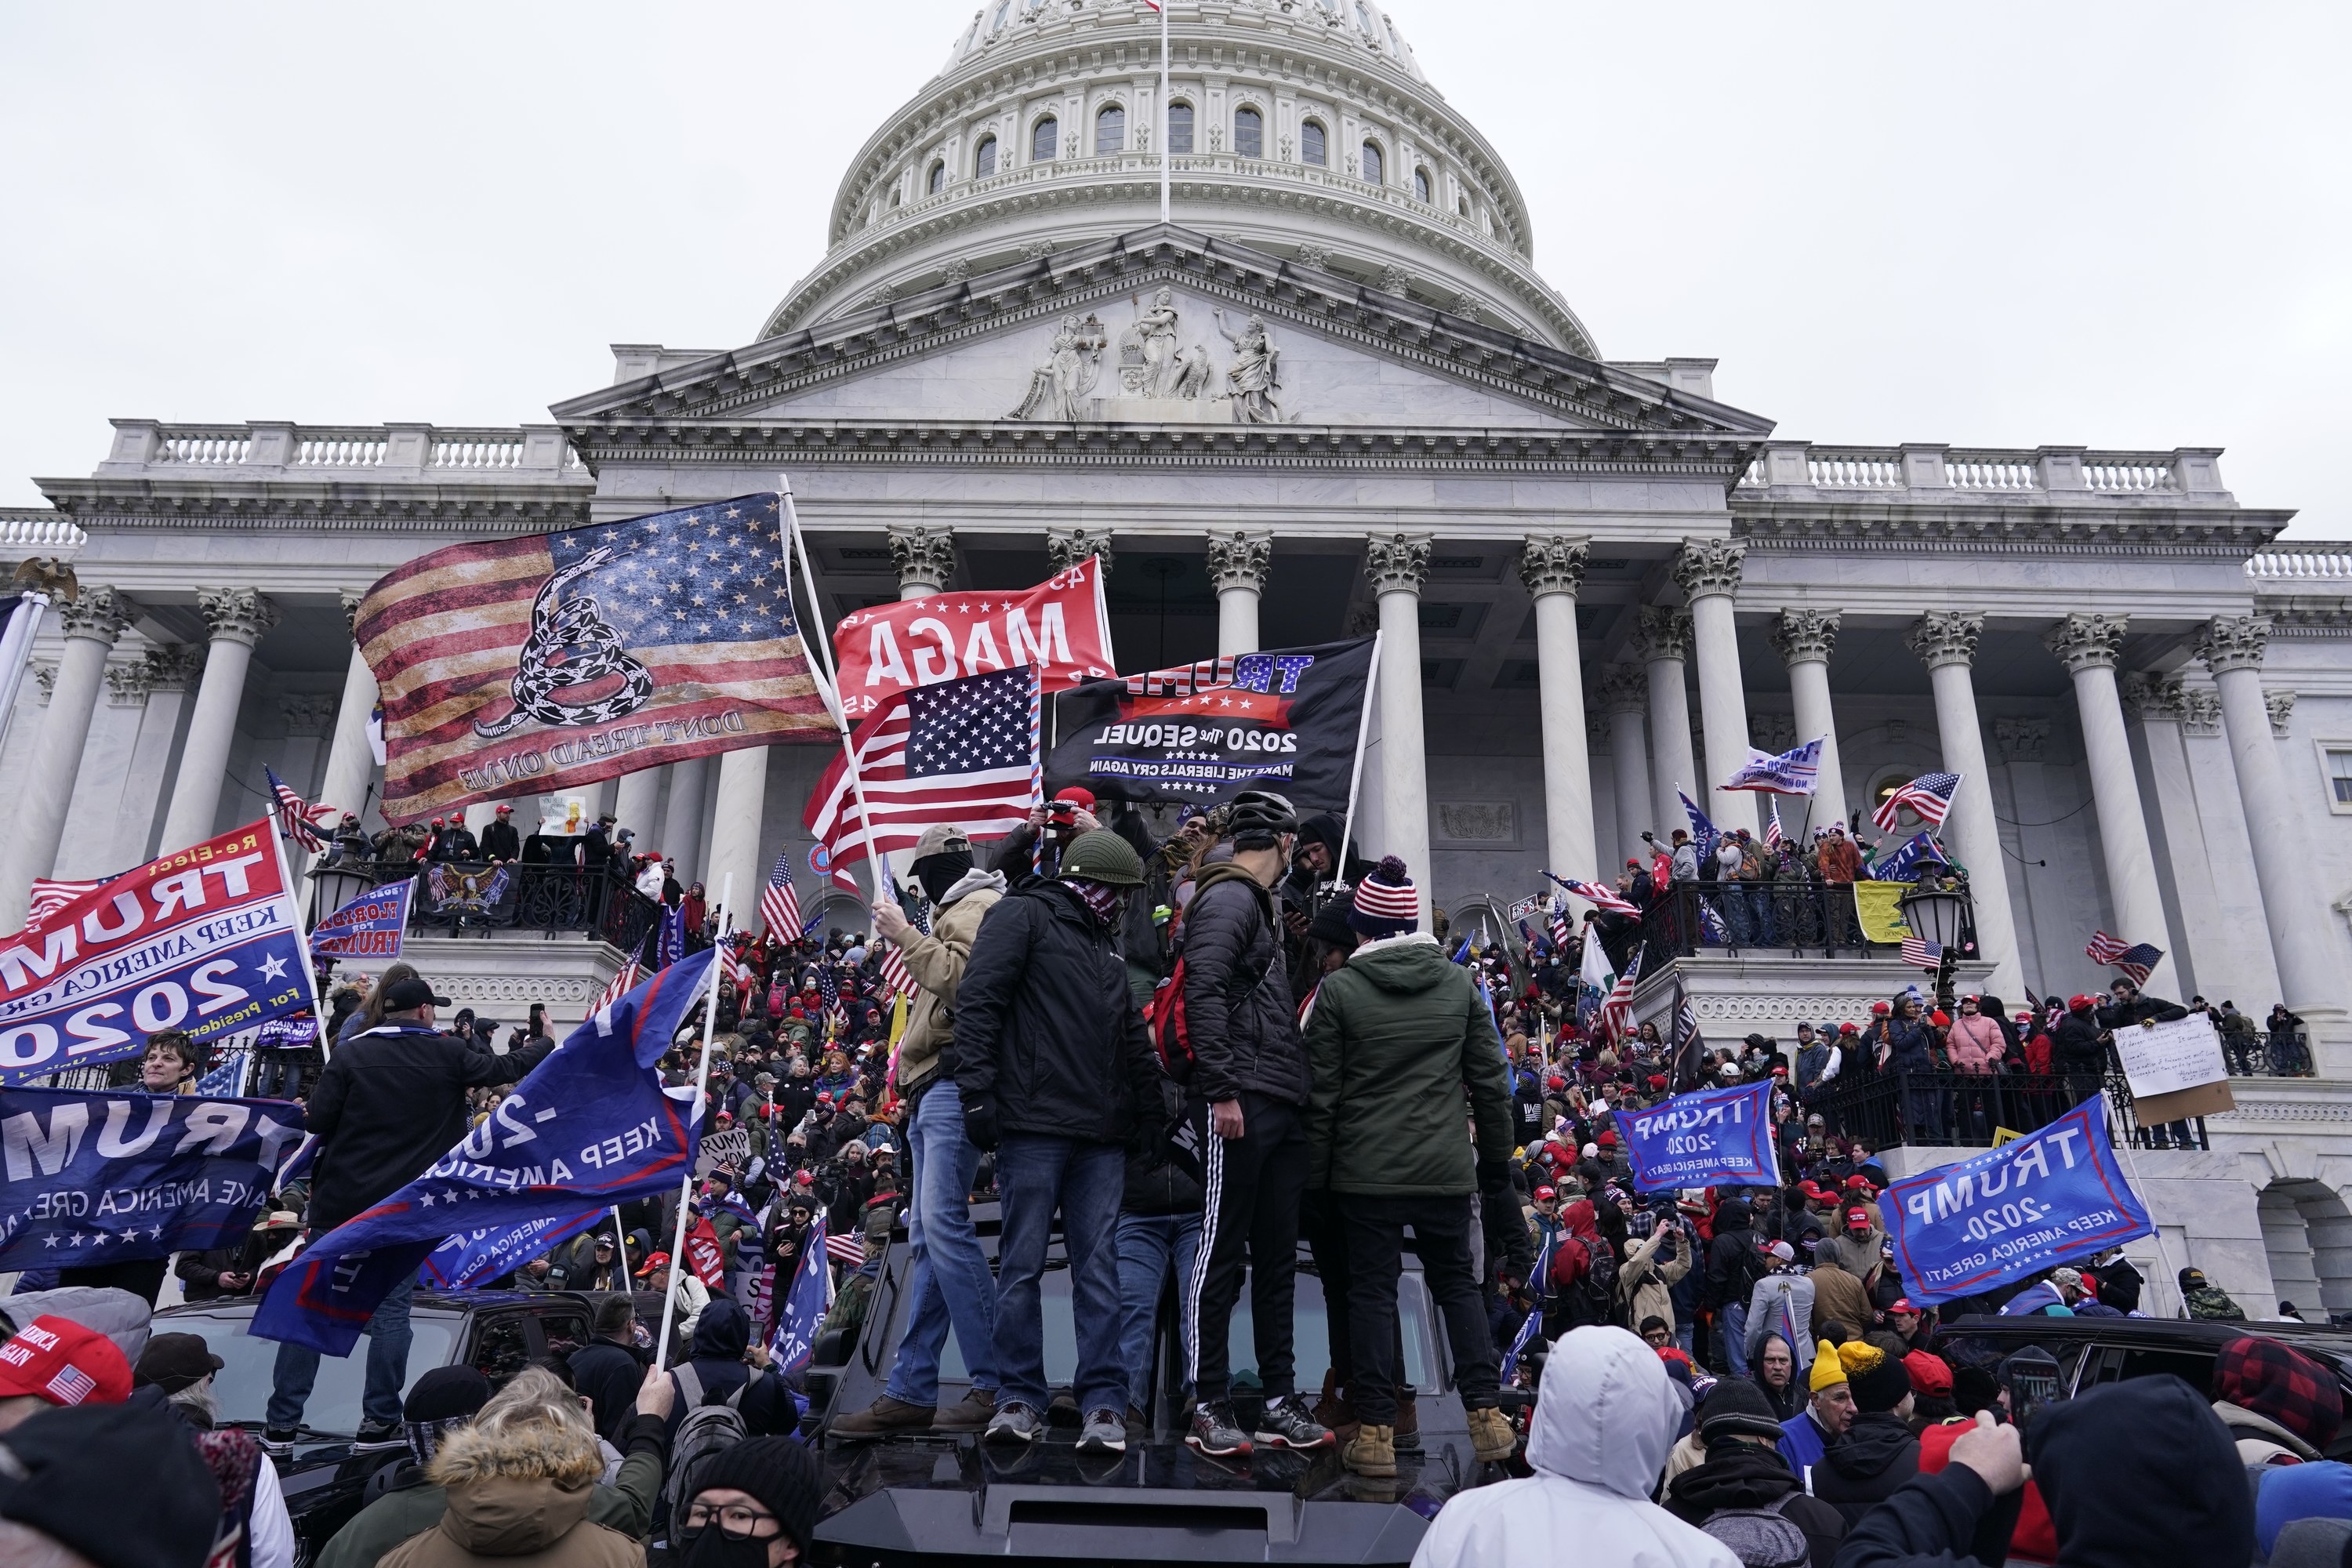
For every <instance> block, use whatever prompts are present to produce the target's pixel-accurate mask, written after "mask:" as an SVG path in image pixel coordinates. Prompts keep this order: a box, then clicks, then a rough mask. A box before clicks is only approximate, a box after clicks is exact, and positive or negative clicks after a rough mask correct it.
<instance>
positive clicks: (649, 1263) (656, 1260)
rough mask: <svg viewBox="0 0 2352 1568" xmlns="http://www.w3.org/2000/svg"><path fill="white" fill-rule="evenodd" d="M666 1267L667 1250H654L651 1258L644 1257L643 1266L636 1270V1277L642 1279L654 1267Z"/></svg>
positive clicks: (667, 1265) (667, 1259) (667, 1261)
mask: <svg viewBox="0 0 2352 1568" xmlns="http://www.w3.org/2000/svg"><path fill="white" fill-rule="evenodd" d="M668 1267H669V1254H668V1253H667V1252H656V1253H655V1254H654V1255H653V1256H652V1257H651V1258H646V1264H645V1267H644V1268H640V1269H638V1270H637V1278H638V1279H644V1278H645V1277H646V1275H648V1274H651V1273H652V1272H653V1271H654V1270H655V1269H656V1268H668Z"/></svg>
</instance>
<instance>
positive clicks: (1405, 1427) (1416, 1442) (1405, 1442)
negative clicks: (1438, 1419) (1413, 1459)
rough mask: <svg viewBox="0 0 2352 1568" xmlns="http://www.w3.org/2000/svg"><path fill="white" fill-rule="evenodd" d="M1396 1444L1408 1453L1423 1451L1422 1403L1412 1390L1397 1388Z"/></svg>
mask: <svg viewBox="0 0 2352 1568" xmlns="http://www.w3.org/2000/svg"><path fill="white" fill-rule="evenodd" d="M1396 1446H1397V1447H1399V1448H1400V1449H1402V1450H1403V1451H1404V1452H1406V1453H1411V1454H1418V1453H1420V1452H1421V1405H1420V1403H1419V1402H1418V1401H1416V1400H1415V1399H1414V1398H1413V1394H1412V1389H1410V1388H1400V1389H1398V1390H1397V1414H1396Z"/></svg>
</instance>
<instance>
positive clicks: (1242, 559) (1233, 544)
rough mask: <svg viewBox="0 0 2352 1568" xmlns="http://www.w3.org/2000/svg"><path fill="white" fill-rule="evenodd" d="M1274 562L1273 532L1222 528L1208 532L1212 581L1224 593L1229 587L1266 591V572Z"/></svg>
mask: <svg viewBox="0 0 2352 1568" xmlns="http://www.w3.org/2000/svg"><path fill="white" fill-rule="evenodd" d="M1273 564H1274V535H1273V534H1272V533H1270V532H1267V531H1265V530H1263V529H1257V530H1253V529H1246V528H1232V529H1220V530H1218V531H1215V532H1213V533H1212V534H1210V535H1209V581H1210V582H1212V583H1213V584H1216V588H1217V592H1218V593H1220V594H1222V593H1223V592H1224V591H1225V590H1226V589H1228V588H1247V589H1248V590H1249V591H1250V592H1251V593H1253V594H1263V593H1265V574H1266V571H1267V569H1268V568H1270V567H1271V566H1272V565H1273Z"/></svg>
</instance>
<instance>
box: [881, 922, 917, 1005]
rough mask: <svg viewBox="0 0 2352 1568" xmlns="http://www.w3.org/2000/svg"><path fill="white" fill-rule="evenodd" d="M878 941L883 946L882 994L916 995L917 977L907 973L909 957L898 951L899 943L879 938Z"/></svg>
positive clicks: (887, 995)
mask: <svg viewBox="0 0 2352 1568" xmlns="http://www.w3.org/2000/svg"><path fill="white" fill-rule="evenodd" d="M876 940H877V942H881V944H882V994H883V995H884V996H885V997H890V996H912V995H914V994H915V977H914V976H913V975H911V974H909V973H907V955H906V954H904V953H902V952H899V951H898V943H897V942H890V941H888V940H887V939H884V938H878V937H877V939H876Z"/></svg>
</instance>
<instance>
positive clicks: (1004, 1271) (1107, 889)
mask: <svg viewBox="0 0 2352 1568" xmlns="http://www.w3.org/2000/svg"><path fill="white" fill-rule="evenodd" d="M1142 882H1143V862H1142V859H1141V858H1140V857H1139V856H1138V855H1137V854H1136V852H1135V847H1134V846H1132V845H1130V844H1129V843H1128V841H1127V840H1126V839H1124V838H1121V837H1119V836H1118V834H1116V833H1112V832H1109V831H1108V830H1106V829H1099V828H1098V829H1097V830H1095V831H1093V832H1090V833H1081V834H1080V835H1078V836H1077V837H1076V838H1075V839H1073V840H1071V842H1070V845H1069V847H1068V848H1067V849H1066V850H1065V851H1064V852H1063V855H1062V857H1061V863H1060V867H1059V869H1058V872H1057V874H1056V875H1055V876H1054V877H1051V878H1040V879H1036V880H1034V881H1033V882H1030V883H1027V884H1025V885H1024V886H1023V887H1021V888H1020V889H1017V890H1015V891H1014V892H1013V893H1010V894H1008V895H1007V896H1006V897H1005V898H1004V899H1003V901H1002V902H1000V903H999V904H998V905H997V906H996V907H995V908H994V909H993V910H990V911H989V914H988V918H987V919H986V920H985V921H982V922H981V928H980V933H979V935H978V936H977V937H976V938H975V939H974V940H973V942H972V947H971V959H970V961H969V962H968V963H966V964H965V967H964V974H963V981H962V984H961V985H959V986H958V987H957V990H956V1018H955V1039H956V1068H955V1079H956V1089H957V1092H958V1093H959V1095H960V1096H961V1099H962V1101H963V1121H964V1132H965V1136H967V1137H969V1138H970V1139H971V1142H972V1143H973V1145H974V1146H975V1147H977V1148H980V1149H982V1150H990V1151H993V1152H995V1155H996V1169H995V1175H996V1187H997V1192H998V1194H999V1198H1000V1205H1001V1213H1002V1216H1003V1221H1002V1224H1003V1228H1002V1231H1001V1234H1000V1237H999V1240H998V1244H997V1282H996V1363H997V1364H996V1371H997V1375H998V1377H999V1379H1000V1380H1001V1381H1000V1382H999V1384H998V1388H997V1399H996V1415H995V1416H994V1417H993V1418H992V1420H991V1421H990V1422H989V1424H988V1433H987V1436H988V1438H989V1439H990V1440H992V1441H996V1442H1019V1443H1034V1442H1035V1441H1036V1440H1037V1438H1038V1437H1039V1436H1041V1435H1043V1433H1044V1431H1045V1401H1046V1397H1047V1394H1046V1386H1045V1315H1044V1309H1043V1305H1042V1303H1041V1301H1040V1300H1039V1295H1038V1279H1039V1278H1040V1276H1042V1275H1043V1274H1044V1273H1045V1248H1046V1244H1047V1242H1048V1241H1049V1239H1050V1237H1051V1232H1052V1226H1053V1221H1054V1215H1055V1212H1056V1211H1058V1212H1059V1213H1060V1215H1061V1216H1062V1238H1063V1243H1064V1246H1065V1247H1066V1248H1067V1252H1068V1258H1069V1268H1070V1291H1071V1308H1072V1314H1073V1317H1074V1319H1075V1326H1076V1337H1077V1350H1078V1364H1077V1373H1076V1378H1075V1379H1074V1380H1073V1382H1074V1386H1075V1392H1076V1395H1077V1404H1078V1410H1079V1413H1080V1415H1081V1416H1082V1418H1083V1421H1084V1426H1083V1427H1082V1429H1081V1431H1080V1434H1079V1438H1078V1446H1079V1447H1080V1448H1082V1449H1085V1450H1087V1451H1111V1452H1119V1451H1124V1450H1125V1448H1126V1447H1127V1420H1126V1415H1127V1369H1126V1367H1125V1365H1124V1364H1123V1363H1121V1361H1120V1359H1119V1348H1118V1332H1119V1311H1118V1252H1117V1246H1116V1242H1115V1240H1114V1236H1115V1233H1116V1231H1117V1227H1118V1205H1119V1196H1120V1194H1121V1192H1122V1190H1123V1188H1124V1186H1125V1171H1126V1162H1127V1151H1126V1147H1125V1141H1126V1138H1127V1134H1128V1132H1129V1129H1130V1128H1131V1127H1132V1126H1133V1125H1134V1118H1135V1117H1136V1116H1138V1115H1139V1114H1140V1115H1153V1114H1157V1111H1158V1108H1159V1088H1158V1085H1159V1082H1160V1076H1161V1075H1160V1063H1159V1059H1158V1058H1157V1057H1155V1056H1154V1055H1153V1054H1152V1049H1151V1041H1150V1036H1149V1035H1148V1034H1147V1033H1146V1032H1145V1030H1144V1026H1143V1015H1142V1013H1141V1012H1140V1011H1139V1009H1138V1008H1137V1006H1136V1003H1135V994H1134V992H1133V991H1131V990H1130V989H1129V986H1128V983H1127V963H1126V961H1125V960H1124V959H1122V958H1121V957H1120V956H1119V952H1118V943H1117V942H1116V941H1115V939H1114V933H1116V932H1117V931H1118V928H1119V921H1120V919H1121V917H1122V916H1123V914H1124V913H1125V903H1126V900H1127V898H1128V895H1129V892H1130V891H1131V890H1132V889H1135V888H1138V887H1139V886H1141V885H1142Z"/></svg>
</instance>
